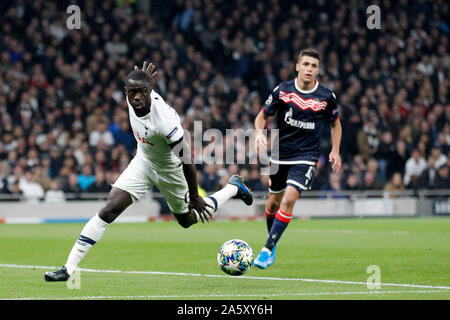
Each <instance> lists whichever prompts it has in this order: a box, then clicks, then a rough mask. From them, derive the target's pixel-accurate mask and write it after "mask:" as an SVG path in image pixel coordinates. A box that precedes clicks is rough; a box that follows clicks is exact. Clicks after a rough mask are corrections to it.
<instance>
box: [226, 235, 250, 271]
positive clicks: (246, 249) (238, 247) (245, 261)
mask: <svg viewBox="0 0 450 320" xmlns="http://www.w3.org/2000/svg"><path fill="white" fill-rule="evenodd" d="M253 259H254V255H253V249H252V247H250V245H249V244H248V243H247V242H245V241H244V240H240V239H233V240H229V241H227V242H225V243H224V244H223V245H222V246H221V247H220V249H219V252H218V253H217V263H218V264H219V267H220V269H222V271H223V272H225V273H226V274H229V275H232V276H240V275H243V274H244V273H246V272H248V271H249V270H250V269H251V267H252V265H253Z"/></svg>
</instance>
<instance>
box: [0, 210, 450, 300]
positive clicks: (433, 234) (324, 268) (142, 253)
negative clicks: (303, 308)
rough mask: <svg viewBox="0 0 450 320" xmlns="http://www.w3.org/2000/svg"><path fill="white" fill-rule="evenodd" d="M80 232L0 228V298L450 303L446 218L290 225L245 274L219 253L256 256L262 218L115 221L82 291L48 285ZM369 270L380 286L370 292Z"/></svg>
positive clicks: (67, 227)
mask: <svg viewBox="0 0 450 320" xmlns="http://www.w3.org/2000/svg"><path fill="white" fill-rule="evenodd" d="M82 227H83V225H82V224H36V225H6V224H3V225H0V288H1V290H0V299H23V298H30V299H151V300H156V299H167V300H175V299H179V300H204V299H213V300H229V299H230V300H233V299H238V300H246V299H251V300H265V299H270V300H275V299H284V300H293V299H321V300H322V299H346V300H348V299H383V300H386V299H408V300H409V299H446V300H447V299H450V219H448V218H417V219H404V218H402V219H388V218H383V219H339V220H338V219H315V220H293V221H292V222H291V223H290V225H289V227H288V228H287V229H286V232H285V234H284V235H283V238H282V239H281V241H280V243H279V246H278V258H277V261H276V262H275V264H274V265H273V266H272V267H270V268H268V269H266V270H259V269H257V268H253V269H251V270H250V271H249V272H248V273H247V274H245V276H243V277H231V276H227V275H225V274H224V273H223V272H222V271H221V270H220V269H219V267H218V265H217V261H216V254H217V250H218V248H219V247H220V245H221V244H222V243H223V242H225V241H227V240H230V239H233V238H239V239H243V240H245V241H247V242H249V244H250V245H251V246H252V247H253V250H254V251H255V255H256V254H257V253H258V252H259V250H260V249H261V247H262V246H263V244H264V242H265V237H266V233H267V231H266V225H265V221H262V220H258V221H228V222H224V221H214V222H211V223H209V224H205V225H201V224H198V225H195V226H193V227H191V228H190V229H183V228H181V227H180V226H178V225H177V223H176V222H174V221H170V222H160V223H156V222H152V223H137V224H112V225H110V226H109V227H108V229H107V231H106V233H105V235H104V237H103V238H102V240H101V241H100V242H98V243H97V244H96V245H95V246H94V247H93V248H92V249H91V251H90V252H89V253H88V255H87V256H86V258H85V259H84V260H83V261H82V263H81V265H80V267H81V268H83V269H90V270H82V271H81V274H80V278H79V280H80V281H79V287H80V288H79V289H76V288H72V289H70V288H68V287H67V285H66V283H46V282H45V281H44V277H43V273H44V272H45V271H48V269H46V268H45V266H50V267H53V266H57V267H59V266H62V265H63V264H64V263H65V261H66V258H67V255H68V253H69V251H70V250H71V248H72V245H73V243H74V241H75V239H76V238H77V237H78V234H79V233H80V231H81V229H82ZM372 265H375V266H378V267H379V270H380V273H379V276H380V281H381V288H379V289H376V288H375V289H369V288H368V287H367V280H368V278H369V277H370V276H374V274H373V273H368V272H367V268H368V267H369V266H372ZM50 270H53V269H50ZM100 270H109V271H111V272H104V271H100ZM137 271H143V272H137ZM327 280H328V281H327ZM74 286H75V287H76V283H74Z"/></svg>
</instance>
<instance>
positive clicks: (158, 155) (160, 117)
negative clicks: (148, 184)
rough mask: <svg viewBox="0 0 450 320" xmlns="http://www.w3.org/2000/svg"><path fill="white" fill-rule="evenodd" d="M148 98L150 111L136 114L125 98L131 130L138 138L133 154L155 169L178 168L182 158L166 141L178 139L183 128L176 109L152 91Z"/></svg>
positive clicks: (181, 135) (167, 169) (169, 169)
mask: <svg viewBox="0 0 450 320" xmlns="http://www.w3.org/2000/svg"><path fill="white" fill-rule="evenodd" d="M150 99H151V100H152V105H151V107H150V112H149V113H148V114H147V115H145V116H143V117H138V116H136V114H135V112H134V109H133V107H132V106H131V104H130V102H129V101H128V97H127V104H128V113H129V115H130V123H131V129H132V130H133V134H134V138H135V139H136V141H137V152H136V157H140V158H141V159H143V160H144V161H145V162H147V163H148V164H150V165H151V166H152V167H154V168H155V169H163V170H165V171H171V170H173V169H176V168H177V167H179V165H180V164H181V160H180V159H178V158H177V157H176V156H175V155H174V154H173V152H172V150H171V148H170V147H169V144H171V143H173V142H176V141H178V140H180V139H181V138H182V137H183V136H184V129H183V127H182V126H181V121H180V117H179V116H178V114H177V112H176V111H175V110H174V109H173V108H172V107H170V106H169V105H168V104H166V102H165V101H164V99H163V98H162V97H161V96H160V95H159V94H157V93H156V92H155V91H154V90H152V91H151V93H150Z"/></svg>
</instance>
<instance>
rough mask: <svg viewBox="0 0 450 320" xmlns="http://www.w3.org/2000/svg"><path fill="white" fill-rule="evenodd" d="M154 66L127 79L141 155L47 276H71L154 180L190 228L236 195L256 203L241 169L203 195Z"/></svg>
mask: <svg viewBox="0 0 450 320" xmlns="http://www.w3.org/2000/svg"><path fill="white" fill-rule="evenodd" d="M153 69H154V65H153V64H151V63H150V64H147V63H146V62H144V66H143V68H142V70H138V69H137V68H135V70H134V71H132V72H130V73H129V74H128V76H127V79H126V83H125V93H126V99H127V105H128V111H129V115H130V123H131V128H132V130H133V134H134V137H135V138H136V140H137V152H136V155H135V157H134V158H133V159H132V160H131V162H130V164H129V165H128V167H127V168H126V169H125V170H124V171H123V172H122V174H121V175H120V176H119V178H118V179H117V181H116V182H115V183H114V184H113V185H112V189H111V191H110V193H109V196H108V200H107V202H106V205H105V206H104V207H103V208H102V209H101V210H100V211H99V212H98V213H97V214H96V215H94V216H93V217H92V218H91V219H90V220H89V221H88V223H87V224H86V225H85V226H84V228H83V230H82V231H81V233H80V235H79V237H78V239H77V240H76V241H75V244H74V246H73V247H72V250H71V251H70V253H69V256H68V258H67V262H66V263H65V265H64V266H63V267H62V268H61V269H59V270H57V271H53V272H45V274H44V279H45V280H46V281H66V280H68V279H69V278H70V276H71V275H72V274H73V272H74V270H75V269H76V268H77V267H78V264H79V263H80V262H81V260H82V259H83V258H84V257H85V256H86V254H87V252H88V251H89V250H90V249H91V248H92V246H93V245H94V244H95V243H96V242H98V241H99V240H100V239H101V237H102V236H103V233H104V232H105V230H106V227H107V226H108V225H109V224H110V223H111V222H113V221H114V220H115V219H116V218H117V217H118V216H119V215H120V214H121V213H122V212H123V211H124V210H125V209H126V208H127V207H128V206H129V205H131V204H132V203H133V202H135V201H138V200H139V199H140V198H141V197H142V196H144V195H145V194H146V193H147V191H148V190H150V189H151V188H152V187H153V186H157V187H158V189H159V191H160V192H161V193H162V194H163V195H164V197H165V199H166V200H167V203H168V204H169V207H170V209H171V211H172V213H173V214H174V216H175V218H176V219H177V221H178V223H179V224H180V225H181V226H182V227H184V228H188V227H190V226H191V225H193V224H195V223H197V222H198V221H201V222H205V221H209V218H210V217H212V216H213V214H214V213H215V212H216V211H217V210H218V208H220V206H221V205H222V204H223V203H224V202H225V201H227V200H229V199H230V198H238V199H242V200H243V201H244V203H245V204H247V205H251V204H252V203H253V194H252V192H251V191H250V189H249V188H248V187H247V186H246V185H245V184H244V182H243V180H242V178H241V177H239V176H238V175H233V176H232V177H231V178H230V180H229V181H228V184H227V185H226V186H225V187H224V188H222V189H221V190H219V191H217V192H216V193H214V194H212V195H211V196H208V197H205V198H202V197H200V195H199V194H198V186H197V175H196V169H195V167H194V165H193V161H192V157H191V153H190V147H189V145H188V143H187V141H186V140H185V139H184V129H183V128H182V126H181V123H180V117H179V116H178V114H177V113H176V112H175V110H174V109H173V108H171V107H170V106H169V105H167V104H166V103H165V102H164V100H163V98H162V97H161V96H160V95H158V94H157V93H156V92H154V91H153V90H152V88H151V84H150V80H151V77H152V76H153V75H154V74H155V73H153Z"/></svg>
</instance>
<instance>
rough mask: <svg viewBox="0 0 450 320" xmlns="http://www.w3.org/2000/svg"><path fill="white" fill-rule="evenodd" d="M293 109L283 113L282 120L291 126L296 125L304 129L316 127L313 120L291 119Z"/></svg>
mask: <svg viewBox="0 0 450 320" xmlns="http://www.w3.org/2000/svg"><path fill="white" fill-rule="evenodd" d="M293 113H294V111H293V110H292V108H290V109H289V111H288V112H286V114H285V115H284V121H285V122H286V123H287V124H288V125H290V126H293V127H297V128H300V129H306V130H314V129H315V128H316V124H315V123H314V122H304V121H300V120H296V119H292V115H293Z"/></svg>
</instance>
